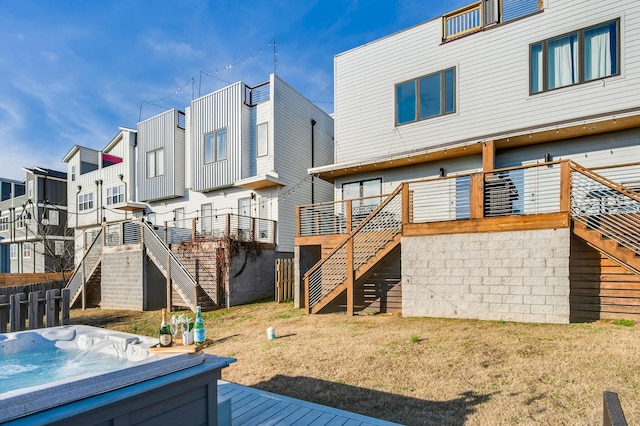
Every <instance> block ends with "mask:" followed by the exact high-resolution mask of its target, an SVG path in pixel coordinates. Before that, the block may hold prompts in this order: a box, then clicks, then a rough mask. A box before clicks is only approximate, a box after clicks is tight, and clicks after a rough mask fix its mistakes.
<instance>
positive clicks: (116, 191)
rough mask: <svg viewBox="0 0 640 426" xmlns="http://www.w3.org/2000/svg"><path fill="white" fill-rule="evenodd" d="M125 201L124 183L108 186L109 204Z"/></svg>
mask: <svg viewBox="0 0 640 426" xmlns="http://www.w3.org/2000/svg"><path fill="white" fill-rule="evenodd" d="M119 203H124V184H123V185H116V186H112V187H110V188H107V205H108V206H110V205H112V204H119Z"/></svg>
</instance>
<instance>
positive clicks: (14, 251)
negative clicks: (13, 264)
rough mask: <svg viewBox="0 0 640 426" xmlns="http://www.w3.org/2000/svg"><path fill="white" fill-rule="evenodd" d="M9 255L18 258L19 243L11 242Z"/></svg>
mask: <svg viewBox="0 0 640 426" xmlns="http://www.w3.org/2000/svg"><path fill="white" fill-rule="evenodd" d="M9 257H10V258H11V259H17V258H18V245H17V244H10V245H9Z"/></svg>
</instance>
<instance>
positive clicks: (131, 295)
mask: <svg viewBox="0 0 640 426" xmlns="http://www.w3.org/2000/svg"><path fill="white" fill-rule="evenodd" d="M144 269H145V262H144V256H143V251H142V247H141V246H140V245H139V244H129V245H124V246H118V247H105V248H104V249H103V251H102V305H101V306H102V308H105V309H127V310H135V311H142V310H143V309H144V285H143V284H144Z"/></svg>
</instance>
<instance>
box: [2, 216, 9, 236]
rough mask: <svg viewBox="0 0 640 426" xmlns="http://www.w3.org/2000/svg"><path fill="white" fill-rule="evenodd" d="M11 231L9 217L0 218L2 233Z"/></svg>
mask: <svg viewBox="0 0 640 426" xmlns="http://www.w3.org/2000/svg"><path fill="white" fill-rule="evenodd" d="M8 230H9V216H2V217H0V232H2V231H8Z"/></svg>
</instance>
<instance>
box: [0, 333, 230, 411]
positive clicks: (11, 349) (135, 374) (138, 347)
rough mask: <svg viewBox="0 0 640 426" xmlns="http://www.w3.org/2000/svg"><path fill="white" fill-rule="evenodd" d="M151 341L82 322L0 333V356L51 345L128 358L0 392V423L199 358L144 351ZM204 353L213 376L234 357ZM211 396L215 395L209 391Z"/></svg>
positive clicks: (155, 375) (201, 356)
mask: <svg viewBox="0 0 640 426" xmlns="http://www.w3.org/2000/svg"><path fill="white" fill-rule="evenodd" d="M107 342H109V343H107ZM156 343H157V338H152V337H145V336H137V335H134V334H129V333H122V332H117V331H111V330H106V329H102V328H97V327H91V326H83V325H76V326H61V327H52V328H45V329H38V330H31V331H22V332H17V333H6V334H0V356H3V355H9V354H16V353H19V352H29V351H38V350H43V349H48V348H49V349H50V348H52V346H53V347H55V348H57V349H61V350H78V349H80V350H92V348H93V350H94V351H95V350H97V351H101V352H105V353H109V352H110V351H111V352H114V351H115V352H118V353H119V355H120V357H121V358H123V357H126V359H127V360H129V361H132V363H130V365H129V366H126V367H123V368H121V369H116V370H113V371H109V372H106V373H105V372H103V373H86V374H82V375H79V376H75V377H73V378H69V379H61V380H57V381H54V382H52V383H48V384H45V385H38V386H31V387H28V388H23V389H17V390H11V391H8V392H5V393H2V394H0V423H2V422H5V421H8V420H12V419H16V418H22V417H24V416H29V415H32V414H33V413H37V412H41V411H43V410H49V409H52V408H53V407H59V406H63V405H65V404H70V403H72V402H73V401H79V400H84V399H86V398H91V397H94V396H96V395H101V394H105V393H108V392H112V391H116V390H118V389H122V388H126V387H131V388H135V386H136V384H138V383H141V382H145V381H150V380H153V379H155V378H159V377H163V376H167V375H170V374H171V373H175V372H177V371H181V370H185V369H189V368H191V367H194V366H199V365H200V364H203V363H204V362H205V354H204V353H203V352H197V353H195V354H187V353H182V354H166V355H165V354H162V355H159V354H157V353H155V354H149V352H148V348H149V347H151V346H153V345H155V344H156ZM207 358H212V359H213V358H215V360H216V362H213V361H212V360H211V359H207V364H208V365H209V367H208V369H211V367H210V366H211V365H212V364H215V365H216V366H217V367H216V368H217V371H218V375H219V370H220V369H221V368H223V367H225V366H227V365H229V364H230V363H231V362H234V361H235V360H234V359H232V358H217V357H211V356H207ZM218 364H219V365H218ZM51 368H52V369H54V368H56V366H54V365H52V366H51ZM196 370H198V371H201V370H202V369H194V374H195V372H196ZM205 370H206V369H205ZM214 385H215V382H214ZM213 398H214V400H215V395H214V396H213ZM85 405H86V404H85ZM43 414H44V413H43ZM76 414H77V413H76ZM25 420H26V418H25ZM34 420H35V419H34Z"/></svg>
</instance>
